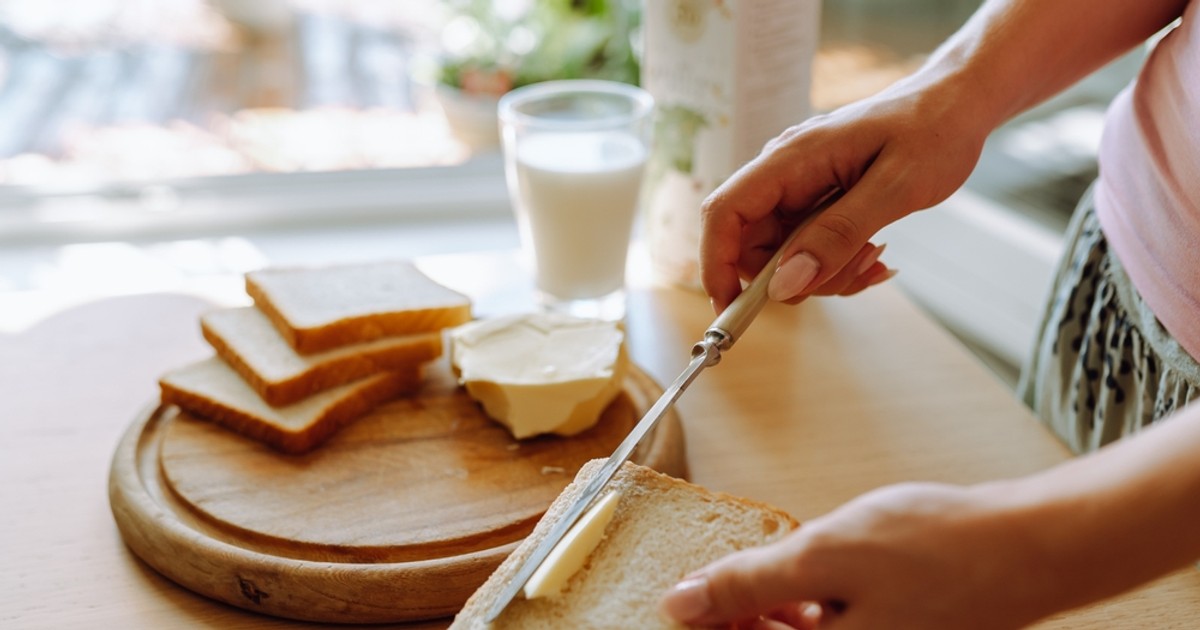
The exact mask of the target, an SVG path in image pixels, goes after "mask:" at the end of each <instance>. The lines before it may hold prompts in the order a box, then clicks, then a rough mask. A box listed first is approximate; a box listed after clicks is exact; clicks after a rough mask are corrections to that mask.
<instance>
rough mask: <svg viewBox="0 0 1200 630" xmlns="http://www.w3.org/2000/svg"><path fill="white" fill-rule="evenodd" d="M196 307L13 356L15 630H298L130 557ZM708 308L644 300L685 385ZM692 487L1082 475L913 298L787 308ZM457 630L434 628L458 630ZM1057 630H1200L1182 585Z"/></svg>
mask: <svg viewBox="0 0 1200 630" xmlns="http://www.w3.org/2000/svg"><path fill="white" fill-rule="evenodd" d="M211 306H212V305H211V303H208V302H205V301H203V300H200V299H197V298H194V297H189V296H185V295H166V294H159V295H145V296H136V297H122V298H113V299H108V300H105V301H101V302H96V303H91V304H87V305H84V306H81V307H78V308H74V309H71V310H69V311H65V312H62V313H58V314H56V315H53V316H51V317H48V318H47V319H45V320H43V321H41V322H40V323H39V324H38V325H36V326H35V327H33V328H32V329H29V330H27V331H24V332H22V333H21V334H19V335H15V336H8V337H0V384H2V385H0V423H2V424H0V426H3V429H4V433H3V439H0V475H2V477H3V479H4V480H5V482H4V484H3V485H2V486H0V505H2V506H3V508H0V510H2V513H3V516H2V517H0V526H2V527H3V531H2V532H0V540H3V541H4V542H3V550H4V560H3V567H4V568H3V571H2V572H0V581H2V586H3V587H2V588H0V626H4V627H22V628H26V627H36V628H69V627H89V628H96V627H99V628H105V627H109V628H126V627H155V628H169V627H191V626H211V627H219V628H277V627H295V626H298V625H301V624H294V623H290V622H287V621H283V620H277V619H272V618H267V617H263V616H257V615H254V614H251V613H247V612H244V611H241V610H238V609H234V608H231V607H227V606H224V605H222V604H218V603H215V602H213V601H210V600H207V599H205V598H202V597H199V596H196V595H193V594H192V593H190V592H188V591H186V590H183V589H182V588H179V587H177V586H175V585H174V584H173V583H171V582H169V581H167V580H165V579H164V578H162V577H160V576H159V575H158V574H156V573H155V572H153V571H152V570H150V569H148V568H146V567H145V566H144V565H143V564H141V563H140V561H138V560H137V559H136V558H135V557H134V556H133V555H132V554H131V553H130V552H129V551H128V550H127V549H126V547H125V546H124V545H123V544H122V541H121V539H120V537H119V536H118V534H117V531H116V528H115V526H114V524H113V520H112V516H111V514H110V512H109V509H108V503H107V494H106V483H107V478H108V466H109V459H110V457H111V455H112V452H113V449H114V447H115V445H116V443H117V440H118V439H119V437H120V436H121V434H122V432H123V431H124V430H125V428H126V427H127V426H128V425H129V424H130V422H132V421H133V420H134V418H135V416H136V415H137V414H138V412H139V410H140V409H142V408H143V407H144V406H145V405H146V404H148V402H149V401H151V400H152V399H153V398H154V397H155V396H156V391H157V389H156V379H157V377H158V376H159V375H160V374H161V373H162V372H163V371H165V370H167V369H169V368H172V367H176V366H178V365H181V364H183V363H185V362H188V361H190V360H193V359H197V358H200V357H202V356H205V355H206V354H207V353H208V349H207V347H206V346H205V344H204V342H203V340H202V339H201V337H200V334H199V327H198V323H197V317H198V315H199V313H201V312H202V311H204V310H205V309H207V308H211ZM709 313H710V311H709V308H708V302H707V300H706V299H705V298H704V297H703V296H701V295H699V294H695V293H691V292H687V291H681V290H676V289H667V288H661V287H639V288H635V289H634V290H633V291H632V292H631V294H630V315H629V333H630V339H631V350H632V354H633V357H634V359H635V360H636V361H637V362H638V363H639V364H640V365H641V366H643V367H644V368H645V369H646V370H647V371H648V372H649V373H650V374H651V375H652V376H654V377H655V378H656V379H658V380H659V381H660V382H664V381H669V380H671V379H673V378H674V377H675V375H676V374H677V373H678V372H679V370H680V369H681V368H682V367H683V365H684V364H685V362H686V360H687V356H688V350H689V348H690V347H691V344H692V343H693V342H694V341H695V340H696V339H697V338H698V337H699V335H700V334H701V333H702V331H703V330H704V329H705V328H706V327H707V325H708V324H709V320H710V315H709ZM679 410H680V412H681V414H682V416H683V421H684V425H685V432H686V435H687V447H688V452H689V461H690V464H691V470H692V473H693V479H694V480H695V481H696V482H698V483H700V484H703V485H706V486H709V487H711V488H714V489H718V490H723V491H726V492H731V493H734V494H738V495H744V496H747V497H752V498H755V499H758V500H762V501H767V502H770V503H773V504H776V505H778V506H780V507H782V508H784V509H786V510H788V511H790V512H791V513H792V514H793V515H795V516H796V517H797V518H799V519H801V520H803V519H805V518H810V517H813V516H816V515H818V514H821V513H823V512H825V511H827V510H830V509H831V508H833V507H835V506H837V505H839V504H841V503H843V502H845V501H846V500H848V499H850V498H852V497H854V496H855V495H857V494H859V493H862V492H864V491H867V490H869V489H871V488H875V487H877V486H880V485H883V484H888V483H893V482H898V481H905V480H936V481H946V482H955V483H970V482H974V481H979V480H983V479H989V478H995V477H1003V476H1012V475H1018V474H1022V473H1026V472H1029V471H1033V470H1037V469H1040V468H1044V467H1046V466H1050V465H1052V464H1054V463H1056V462H1059V461H1061V460H1063V459H1064V458H1066V457H1067V456H1068V454H1067V452H1066V451H1065V450H1064V449H1063V448H1062V447H1061V446H1060V445H1059V443H1058V442H1057V441H1056V440H1054V439H1053V438H1052V437H1050V435H1049V434H1047V433H1046V432H1045V431H1044V430H1043V428H1042V427H1041V426H1040V425H1039V424H1038V423H1037V422H1036V421H1035V420H1034V419H1033V418H1032V417H1031V416H1030V415H1029V414H1028V413H1027V412H1026V411H1025V409H1024V408H1023V407H1022V406H1021V405H1019V404H1018V403H1017V402H1016V401H1015V400H1014V399H1013V398H1012V395H1011V393H1010V392H1009V391H1008V390H1007V389H1006V388H1005V387H1004V386H1003V385H1002V384H1001V383H1000V382H999V381H998V380H996V379H995V378H994V377H993V376H992V375H991V374H990V373H988V372H987V371H985V370H984V369H983V368H982V367H981V366H980V365H979V364H977V363H976V361H975V359H974V358H973V357H972V356H970V355H969V354H968V353H967V352H966V351H965V350H964V349H963V348H961V347H960V346H959V345H958V344H957V342H956V341H954V340H953V338H951V337H950V336H948V335H947V334H946V333H945V332H944V331H943V330H942V329H941V328H939V327H938V326H937V325H935V324H934V323H933V322H931V321H930V320H929V319H928V318H927V317H926V316H925V315H924V314H923V313H921V312H920V311H919V310H918V309H916V308H915V307H914V306H913V305H912V304H911V303H910V302H909V301H907V300H906V299H905V298H904V297H903V296H902V295H901V294H900V293H899V292H898V291H897V290H895V289H894V288H891V287H887V286H884V287H879V288H876V289H872V290H870V291H868V292H866V293H865V294H863V295H861V296H857V297H854V298H849V299H822V300H812V301H809V302H808V303H806V304H804V305H803V306H801V307H798V308H788V307H783V306H778V305H770V306H768V308H767V309H766V310H765V311H764V312H763V313H762V314H761V315H760V316H759V319H758V320H757V321H756V322H755V324H754V325H753V326H752V327H751V329H750V331H749V332H748V333H747V334H746V336H745V338H744V339H743V340H742V341H741V342H740V343H739V344H738V346H737V347H735V348H734V349H733V350H732V351H730V352H729V353H727V355H726V357H725V358H724V360H723V361H722V363H721V364H720V365H719V366H716V367H715V368H712V369H710V370H708V371H706V372H705V373H704V374H703V375H702V376H701V377H700V379H699V380H698V381H697V383H696V384H695V385H694V386H693V388H692V389H691V390H690V391H689V392H688V393H687V394H686V395H685V396H684V397H683V399H682V400H681V401H680V402H679ZM444 625H445V624H444V623H435V624H425V625H424V626H422V627H441V626H444ZM1044 627H1047V628H1168V627H1177V628H1192V627H1200V572H1197V571H1194V570H1192V569H1188V570H1184V571H1181V572H1179V573H1177V574H1175V575H1172V576H1169V577H1167V578H1165V579H1163V580H1160V581H1158V582H1156V583H1154V584H1152V585H1150V586H1148V587H1146V588H1144V589H1141V590H1139V591H1136V592H1134V593H1131V594H1128V595H1126V596H1124V597H1122V598H1119V599H1117V600H1115V601H1112V602H1109V603H1104V604H1101V605H1099V606H1094V607H1091V608H1088V609H1085V610H1081V611H1076V612H1073V613H1071V614H1068V615H1063V616H1062V617H1060V618H1057V619H1054V620H1051V621H1050V622H1048V623H1046V624H1044Z"/></svg>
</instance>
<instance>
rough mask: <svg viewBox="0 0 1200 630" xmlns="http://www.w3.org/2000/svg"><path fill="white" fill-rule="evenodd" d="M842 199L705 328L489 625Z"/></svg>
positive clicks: (526, 565) (507, 590)
mask: <svg viewBox="0 0 1200 630" xmlns="http://www.w3.org/2000/svg"><path fill="white" fill-rule="evenodd" d="M840 197H841V195H840V194H830V195H828V196H826V197H825V198H824V199H823V200H822V202H821V203H820V204H819V205H818V206H817V208H816V209H815V210H813V211H812V212H811V213H809V214H808V215H807V216H806V217H804V219H802V220H801V221H800V223H799V224H798V225H797V226H796V227H795V228H794V229H793V230H792V233H791V235H790V236H789V237H788V239H787V241H785V242H784V244H783V245H782V246H780V247H779V249H778V250H777V251H776V252H775V255H774V256H772V257H771V259H770V260H769V261H768V262H767V264H766V265H764V266H763V268H762V271H760V272H759V273H758V275H756V276H755V277H754V279H753V280H751V282H750V284H749V285H747V286H746V288H745V289H743V290H742V292H741V293H740V294H738V296H737V298H735V299H734V300H733V303H732V304H730V305H729V307H728V308H726V309H725V310H724V311H722V312H721V314H720V315H718V316H717V318H716V319H714V320H713V322H712V324H711V325H710V326H709V327H708V329H707V330H705V331H704V338H703V339H701V340H700V341H699V342H697V343H696V345H695V346H693V347H692V358H691V361H689V362H688V365H687V367H686V368H684V370H683V373H681V374H680V375H679V376H678V377H677V378H676V379H675V382H673V383H671V386H670V387H668V388H667V389H666V391H664V392H663V395H662V396H661V397H659V399H658V401H657V402H655V403H654V405H653V406H651V407H650V410H649V411H647V412H646V414H645V415H644V416H642V419H641V420H639V421H638V423H637V424H636V425H634V427H633V430H631V431H630V432H629V435H627V436H626V437H625V439H624V440H623V441H622V442H621V444H620V445H619V446H617V449H616V450H615V451H613V454H612V455H611V456H609V458H608V460H607V461H606V462H604V465H603V466H601V467H600V470H599V472H597V473H596V475H595V476H594V477H592V479H591V481H589V482H588V485H587V486H586V487H585V488H584V490H583V493H582V494H580V495H579V497H578V498H577V499H576V500H575V502H574V503H573V504H572V505H571V507H570V508H569V509H568V510H567V511H566V513H565V514H564V515H563V517H562V518H560V519H559V520H558V522H556V523H555V524H554V526H553V527H551V528H550V533H549V534H547V535H546V537H545V538H543V539H542V540H541V542H540V543H538V546H537V547H535V548H534V550H533V553H532V554H530V555H529V557H528V558H526V559H525V561H524V562H523V563H522V564H521V566H520V568H518V569H517V573H516V575H514V576H513V579H512V580H511V581H510V582H509V583H508V584H506V585H505V587H504V589H503V590H501V591H500V594H499V595H498V596H497V597H496V600H495V601H494V602H493V603H492V606H491V608H489V609H488V613H487V616H486V617H485V618H484V622H485V623H488V624H490V623H492V622H493V621H495V620H496V619H497V618H498V617H499V616H500V614H501V613H503V612H504V609H505V608H507V607H508V605H509V604H510V603H512V601H513V600H514V599H515V598H516V596H517V594H518V593H520V592H521V589H523V588H524V587H525V584H526V583H527V582H528V581H529V578H530V577H532V576H533V574H534V572H536V571H537V569H538V567H540V566H541V565H542V563H543V562H545V561H546V557H547V556H549V555H550V552H551V551H552V550H553V549H554V547H555V545H557V544H558V543H559V542H561V541H562V539H563V537H564V536H566V535H567V532H568V531H569V530H570V529H571V526H573V525H574V524H575V523H576V522H578V521H579V518H580V517H581V516H583V514H584V512H586V511H587V510H588V508H590V507H591V506H592V504H593V503H594V502H595V501H596V498H597V497H599V496H600V493H601V492H602V491H603V490H604V487H605V486H607V485H608V482H609V481H612V478H613V476H614V475H616V474H617V469H619V468H620V467H621V465H622V464H624V463H625V462H626V461H627V460H628V459H629V457H630V455H632V454H633V451H634V449H635V448H637V445H638V444H639V443H640V442H641V441H642V439H644V438H645V437H646V435H647V434H649V433H650V431H651V430H653V429H654V427H655V425H657V424H658V421H659V420H661V419H662V417H663V416H664V415H666V413H667V410H668V409H670V408H671V406H672V405H674V404H675V401H676V400H679V397H680V396H681V395H682V394H683V391H684V390H685V389H687V387H688V385H691V384H692V381H694V380H696V377H697V376H699V375H700V372H702V371H704V368H706V367H709V366H711V365H716V364H717V363H718V362H719V361H720V360H721V353H722V352H724V351H726V350H728V349H729V348H731V347H733V344H734V343H736V342H737V340H738V339H741V337H742V334H743V333H744V332H746V328H747V327H749V326H750V322H752V321H754V318H755V317H756V316H757V315H758V313H759V311H761V310H762V308H763V305H765V304H766V302H767V285H768V284H769V283H770V282H771V278H772V277H773V276H774V275H775V270H776V268H778V267H779V260H780V259H781V258H782V257H783V252H784V250H785V249H787V245H788V244H789V243H791V241H792V240H793V239H795V238H796V235H797V234H799V233H800V231H801V230H802V229H803V228H804V226H805V225H808V223H809V222H811V221H812V220H813V218H814V217H816V216H817V215H819V214H820V213H821V212H822V211H824V210H825V209H826V208H828V207H829V206H830V205H832V204H833V203H834V202H835V201H837V199H838V198H840Z"/></svg>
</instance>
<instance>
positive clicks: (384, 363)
mask: <svg viewBox="0 0 1200 630" xmlns="http://www.w3.org/2000/svg"><path fill="white" fill-rule="evenodd" d="M200 328H201V330H202V331H203V332H204V338H205V339H207V340H208V343H209V345H211V346H212V347H213V348H214V349H215V350H216V351H217V355H218V356H219V357H221V358H222V359H224V360H225V362H226V363H227V364H229V365H230V366H231V367H232V368H233V369H235V370H237V373H238V374H240V375H241V376H242V378H243V379H245V381H246V382H247V383H248V384H249V385H250V386H251V387H253V388H254V390H255V391H256V392H258V395H259V396H260V397H262V399H263V400H265V401H266V402H267V403H269V404H270V405H272V406H275V407H281V406H285V405H290V404H292V403H296V402H299V401H301V400H303V399H304V398H307V397H308V396H311V395H312V394H315V393H317V392H322V391H325V390H327V389H329V388H332V387H336V386H338V385H342V384H345V383H349V382H351V381H355V380H358V379H360V378H363V377H366V376H371V375H372V374H378V373H380V372H387V371H390V370H402V369H408V368H411V367H412V366H415V365H417V364H420V363H425V362H427V361H430V360H433V359H436V358H437V357H439V356H441V354H442V334H441V333H440V332H432V333H420V334H416V335H400V336H395V337H383V338H381V339H377V340H375V341H369V342H366V343H361V344H354V345H350V346H345V347H342V348H337V349H334V350H327V351H325V352H319V353H316V354H309V355H301V354H299V353H297V352H296V351H295V350H293V349H292V347H291V346H290V345H288V343H287V341H285V340H284V339H283V337H282V336H280V334H279V331H277V330H276V329H275V327H274V326H272V325H271V322H270V320H268V319H267V317H266V315H263V314H262V312H261V311H259V310H258V309H256V308H254V307H252V306H247V307H242V308H229V309H221V310H217V311H211V312H209V313H205V314H204V315H202V316H201V317H200Z"/></svg>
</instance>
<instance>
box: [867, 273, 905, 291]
mask: <svg viewBox="0 0 1200 630" xmlns="http://www.w3.org/2000/svg"><path fill="white" fill-rule="evenodd" d="M898 273H900V270H899V269H888V270H887V271H886V272H885V273H881V274H879V277H877V278H874V279H872V280H871V281H870V282H868V283H867V286H869V287H873V286H875V285H877V284H883V283H884V282H887V281H888V280H891V279H892V278H895V277H896V274H898Z"/></svg>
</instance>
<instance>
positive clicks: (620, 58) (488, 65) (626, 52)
mask: <svg viewBox="0 0 1200 630" xmlns="http://www.w3.org/2000/svg"><path fill="white" fill-rule="evenodd" d="M448 4H449V6H450V8H451V9H452V11H453V15H454V18H453V19H452V20H451V25H450V28H452V29H457V30H456V31H454V33H456V34H457V35H458V38H457V39H458V40H459V41H454V42H452V44H453V45H452V46H447V50H446V52H445V55H444V58H443V62H442V67H441V76H440V80H441V82H442V83H445V84H446V85H449V86H452V87H456V88H459V89H462V90H463V91H464V92H469V93H483V94H492V95H499V94H502V93H504V92H506V91H508V90H509V89H512V88H516V87H521V86H523V85H529V84H531V83H537V82H540V81H549V80H553V79H582V78H595V79H607V80H612V81H621V82H625V83H632V84H635V85H636V84H637V83H638V76H639V71H640V70H639V69H640V66H639V63H638V56H637V52H636V50H635V46H634V41H635V38H636V34H637V29H638V27H639V26H640V22H641V6H640V3H639V2H638V1H637V0H532V1H529V2H525V3H521V2H519V1H518V0H511V1H507V2H492V1H490V0H448ZM514 5H523V6H519V7H518V8H517V9H516V10H514V8H513V7H514Z"/></svg>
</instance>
